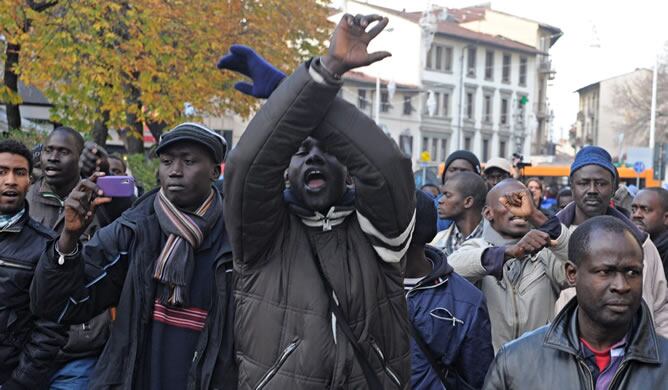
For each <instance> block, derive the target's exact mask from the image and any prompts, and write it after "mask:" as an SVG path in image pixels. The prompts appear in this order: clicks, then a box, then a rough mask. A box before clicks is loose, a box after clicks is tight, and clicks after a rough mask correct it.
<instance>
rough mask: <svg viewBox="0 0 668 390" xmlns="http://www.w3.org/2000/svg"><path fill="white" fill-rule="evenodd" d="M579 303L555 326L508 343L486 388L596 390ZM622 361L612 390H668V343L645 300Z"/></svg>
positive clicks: (571, 304)
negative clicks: (584, 347)
mask: <svg viewBox="0 0 668 390" xmlns="http://www.w3.org/2000/svg"><path fill="white" fill-rule="evenodd" d="M577 307H578V304H577V299H573V300H571V301H570V302H569V303H568V304H567V305H566V307H564V309H563V310H562V311H561V312H560V313H559V315H557V317H556V318H555V320H554V322H553V323H552V324H551V325H549V326H544V327H542V328H540V329H537V330H535V331H533V332H531V333H528V334H526V335H524V336H523V337H522V338H520V339H518V340H515V341H513V342H511V343H508V344H506V345H504V346H503V347H502V348H501V350H500V351H499V352H498V353H497V355H496V358H495V359H494V362H493V363H492V366H491V367H490V369H489V372H488V373H487V377H486V378H485V386H484V387H483V388H484V389H485V390H493V389H494V390H502V389H503V390H513V389H543V390H550V389H555V390H563V389H583V390H594V380H593V376H592V373H591V371H590V370H589V368H588V367H587V365H586V363H585V362H584V359H583V358H582V357H581V355H580V353H579V350H580V347H579V345H580V341H579V336H578V328H577V320H576V317H577V314H576V313H577ZM627 337H628V339H627V340H628V343H627V346H626V351H625V354H624V357H623V360H622V362H621V363H620V366H619V369H618V371H617V373H616V374H615V377H614V379H613V381H612V382H611V383H610V387H609V389H610V390H618V389H665V388H666V384H667V383H668V370H667V369H666V364H668V340H666V339H665V338H663V337H661V336H659V335H657V334H656V333H655V331H654V327H653V326H652V316H651V314H650V310H649V308H648V307H647V305H646V304H645V302H644V301H643V303H642V305H641V307H640V309H639V310H638V313H637V314H636V316H635V319H634V325H633V326H632V329H631V333H630V334H629V335H628V336H627Z"/></svg>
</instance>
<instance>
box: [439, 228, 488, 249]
mask: <svg viewBox="0 0 668 390" xmlns="http://www.w3.org/2000/svg"><path fill="white" fill-rule="evenodd" d="M482 227H483V220H480V223H479V224H478V226H476V227H475V229H473V231H472V232H471V234H469V235H468V236H466V237H464V235H463V234H462V233H461V232H460V231H459V228H457V224H454V225H453V226H452V232H451V233H450V234H449V235H448V239H447V241H446V242H445V246H444V249H443V251H444V252H445V255H446V256H450V254H452V253H453V252H454V251H456V250H457V249H459V248H460V247H461V246H462V245H464V243H465V242H466V241H468V240H471V239H473V238H480V237H482Z"/></svg>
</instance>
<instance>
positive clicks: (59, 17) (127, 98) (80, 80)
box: [0, 0, 328, 131]
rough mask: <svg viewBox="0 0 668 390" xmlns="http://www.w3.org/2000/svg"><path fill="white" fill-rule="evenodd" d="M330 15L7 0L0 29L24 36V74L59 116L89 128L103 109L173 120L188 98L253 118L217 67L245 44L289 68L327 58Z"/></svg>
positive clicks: (215, 6)
mask: <svg viewBox="0 0 668 390" xmlns="http://www.w3.org/2000/svg"><path fill="white" fill-rule="evenodd" d="M6 10H8V11H7V12H5V11H6ZM25 15H29V17H30V18H31V20H32V28H31V30H30V31H29V33H27V34H21V33H20V32H19V31H17V29H16V28H15V27H12V25H13V26H21V25H22V21H23V20H24V19H22V18H25ZM326 16H327V10H326V8H325V6H324V5H322V4H320V3H319V2H317V1H313V0H310V1H305V0H227V1H220V0H197V1H185V0H106V1H98V0H77V1H60V2H59V3H58V5H56V6H55V7H52V8H50V9H48V10H46V11H45V12H39V13H36V12H32V11H30V10H27V9H25V3H24V2H23V1H21V0H0V33H2V34H4V35H5V36H12V37H18V39H20V40H21V42H20V43H21V44H22V53H21V61H20V63H19V67H18V68H19V69H18V70H19V71H20V74H21V75H22V77H24V78H25V80H29V81H30V82H31V83H33V84H35V85H36V86H38V87H39V88H41V89H42V90H44V91H45V92H46V93H47V94H48V96H49V97H51V98H52V100H53V103H54V104H55V106H56V109H55V114H56V115H57V116H58V117H59V118H60V120H61V121H62V122H64V123H67V124H71V125H75V126H76V127H77V128H78V129H79V130H82V131H87V130H88V129H90V128H91V127H92V124H93V122H94V121H95V120H99V119H102V118H101V112H103V111H106V112H108V113H109V122H108V123H107V124H108V125H109V126H110V127H116V128H122V127H125V126H126V125H128V123H127V121H128V115H129V114H134V115H133V116H137V117H139V118H141V117H143V116H144V115H150V116H151V119H152V120H155V121H160V122H165V123H167V124H172V123H175V122H177V121H178V120H180V119H182V118H181V117H182V111H183V105H184V103H186V102H189V103H191V104H192V105H193V106H194V107H195V108H196V109H197V110H199V111H200V112H209V113H212V114H220V113H223V112H224V111H226V110H231V111H235V112H239V113H242V114H247V113H248V112H249V109H250V108H251V107H253V106H254V105H255V104H257V102H256V101H255V100H253V99H250V98H247V97H244V96H242V95H241V94H240V93H238V92H237V91H236V90H234V89H233V88H231V86H232V85H233V81H234V80H236V79H238V76H237V75H233V74H230V73H229V72H225V73H224V72H221V71H219V70H218V69H216V67H215V64H216V61H217V60H218V58H219V57H220V56H222V55H224V54H225V53H226V52H227V49H228V48H229V46H230V45H232V44H234V43H243V44H246V45H249V46H251V47H254V48H256V50H257V51H258V52H259V53H261V54H262V55H263V56H264V57H265V58H267V59H268V60H269V61H271V62H273V63H275V64H276V65H277V66H278V67H280V68H281V69H283V70H284V71H286V72H290V71H291V70H292V69H294V67H295V66H296V65H297V64H298V63H299V62H300V61H301V60H303V57H304V56H310V55H314V54H319V53H318V51H319V50H320V49H321V43H322V42H323V41H324V40H325V39H326V38H327V33H328V31H327V28H328V22H327V20H326ZM9 22H11V23H9ZM10 30H11V31H10Z"/></svg>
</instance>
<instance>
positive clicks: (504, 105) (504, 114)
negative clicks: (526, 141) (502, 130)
mask: <svg viewBox="0 0 668 390" xmlns="http://www.w3.org/2000/svg"><path fill="white" fill-rule="evenodd" d="M500 123H501V124H502V125H508V98H501V120H500Z"/></svg>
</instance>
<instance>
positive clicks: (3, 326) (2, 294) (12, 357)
mask: <svg viewBox="0 0 668 390" xmlns="http://www.w3.org/2000/svg"><path fill="white" fill-rule="evenodd" d="M53 237H54V233H53V231H52V230H51V229H48V228H46V227H44V226H42V225H41V224H39V223H37V222H36V221H35V220H33V219H32V218H30V216H29V210H28V206H27V205H26V211H25V214H24V215H23V217H22V218H21V219H20V220H19V221H18V222H17V223H16V224H14V225H12V226H10V227H8V228H6V229H5V230H2V231H0V387H2V388H3V389H31V390H32V389H46V388H48V385H49V379H50V378H51V375H52V374H53V372H54V371H55V369H56V366H55V364H54V359H55V357H56V355H57V354H58V351H59V350H60V348H61V347H62V346H63V345H65V340H66V338H65V332H66V328H65V327H64V326H61V325H57V324H56V323H54V322H51V321H46V320H43V319H38V318H37V317H35V316H34V315H33V314H32V313H31V312H30V296H29V294H28V291H29V289H30V283H31V282H32V280H33V273H34V271H35V266H36V265H37V262H38V260H39V258H40V256H41V255H42V253H43V252H44V250H45V249H46V247H47V243H48V242H49V240H51V239H52V238H53Z"/></svg>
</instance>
